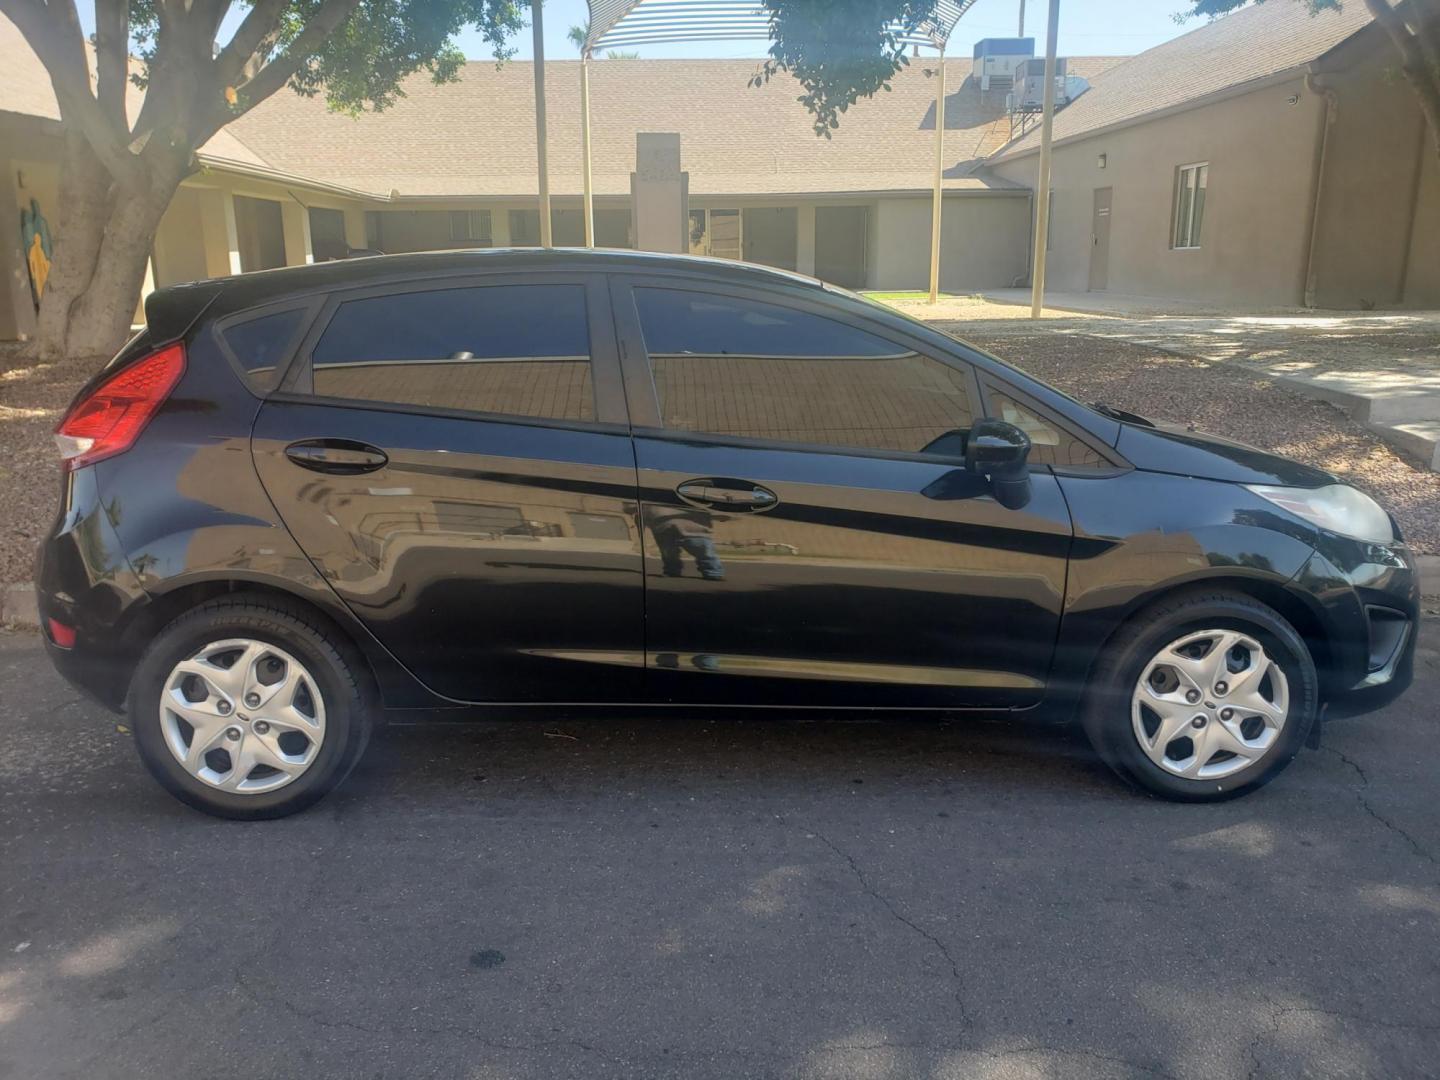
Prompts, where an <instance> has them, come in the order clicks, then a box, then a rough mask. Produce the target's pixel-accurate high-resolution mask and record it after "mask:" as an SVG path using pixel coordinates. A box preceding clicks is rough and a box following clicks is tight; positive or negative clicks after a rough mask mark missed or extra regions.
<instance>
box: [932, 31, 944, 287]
mask: <svg viewBox="0 0 1440 1080" xmlns="http://www.w3.org/2000/svg"><path fill="white" fill-rule="evenodd" d="M936 76H937V78H936V87H935V193H934V195H933V197H932V202H931V207H930V303H932V304H933V303H936V302H937V301H938V300H939V298H940V209H941V203H943V202H944V191H943V189H942V185H943V183H944V181H945V49H944V47H943V46H942V47H941V49H940V62H939V64H938V65H937V66H936Z"/></svg>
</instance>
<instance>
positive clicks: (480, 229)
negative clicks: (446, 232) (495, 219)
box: [450, 210, 494, 247]
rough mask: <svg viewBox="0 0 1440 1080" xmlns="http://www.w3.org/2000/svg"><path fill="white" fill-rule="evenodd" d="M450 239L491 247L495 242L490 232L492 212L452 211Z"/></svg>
mask: <svg viewBox="0 0 1440 1080" xmlns="http://www.w3.org/2000/svg"><path fill="white" fill-rule="evenodd" d="M450 239H451V240H457V241H461V242H463V243H467V244H474V245H476V246H477V247H489V246H490V245H491V244H492V243H493V242H494V241H493V240H492V239H491V232H490V211H489V210H451V211H450Z"/></svg>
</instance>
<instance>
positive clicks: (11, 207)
mask: <svg viewBox="0 0 1440 1080" xmlns="http://www.w3.org/2000/svg"><path fill="white" fill-rule="evenodd" d="M0 226H3V227H0V275H3V277H4V288H3V290H0V341H25V340H28V339H29V338H31V337H33V336H34V334H35V304H34V301H33V300H32V299H31V297H30V270H29V267H28V265H27V263H26V261H25V251H24V250H23V249H22V245H21V240H20V192H19V190H18V188H17V186H16V177H15V163H14V162H13V161H11V160H9V159H8V158H5V159H0Z"/></svg>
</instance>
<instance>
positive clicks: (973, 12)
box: [78, 0, 1200, 60]
mask: <svg viewBox="0 0 1440 1080" xmlns="http://www.w3.org/2000/svg"><path fill="white" fill-rule="evenodd" d="M1048 6H1049V5H1048V3H1047V2H1046V0H1027V3H1026V5H1025V34H1026V36H1028V37H1034V38H1035V39H1036V45H1037V51H1040V52H1043V51H1044V41H1045V17H1046V14H1047V8H1048ZM1184 6H1185V4H1184V0H1061V4H1060V44H1059V53H1060V55H1061V56H1132V55H1134V54H1135V53H1138V52H1143V51H1144V50H1145V49H1149V48H1151V47H1153V46H1155V45H1159V44H1160V43H1161V42H1163V41H1169V40H1170V39H1171V38H1173V37H1177V36H1179V35H1180V34H1183V33H1185V32H1186V31H1188V30H1193V29H1194V28H1195V27H1196V26H1198V25H1200V22H1199V20H1194V19H1192V20H1190V21H1189V22H1187V23H1185V24H1183V25H1181V24H1178V23H1176V22H1175V18H1174V16H1175V12H1177V11H1179V10H1180V9H1181V8H1182V7H1184ZM78 7H79V11H80V21H81V22H82V23H83V24H84V26H85V30H86V32H87V33H89V32H91V31H93V29H94V26H95V22H94V6H93V4H92V3H86V2H84V0H81V3H80V4H79V5H78ZM1019 14H1020V0H976V3H975V5H974V6H973V7H972V8H970V10H969V11H967V12H966V13H965V15H964V17H963V18H961V20H960V22H959V24H958V25H957V26H956V27H955V33H954V35H953V36H952V37H951V38H950V49H949V54H950V55H951V56H958V57H964V56H969V55H970V53H971V47H972V46H973V45H974V44H975V42H976V41H978V40H980V39H981V38H987V37H1013V36H1014V35H1015V33H1016V31H1017V30H1018V29H1019V26H1018V23H1019ZM242 15H243V8H242V6H241V5H240V4H236V5H235V7H234V8H232V9H231V11H230V14H229V15H228V16H227V17H226V20H225V22H224V23H222V24H221V30H220V37H221V39H222V40H225V39H228V37H229V35H230V34H231V33H233V31H234V28H235V27H236V26H237V25H239V21H240V18H241V16H242ZM587 18H588V8H587V6H586V3H585V0H547V2H546V4H545V55H546V56H547V57H549V58H553V59H557V60H558V59H567V60H568V59H574V58H575V57H576V56H578V55H579V53H578V52H577V51H576V49H575V46H574V45H573V44H571V42H570V40H569V38H568V37H567V36H566V35H567V32H568V31H569V29H570V27H572V26H576V25H579V24H581V23H584V22H585V21H586V20H587ZM459 44H460V47H461V49H462V50H464V52H465V55H466V56H469V57H470V58H471V59H473V60H484V59H488V58H489V57H490V55H491V54H490V50H489V48H488V47H487V46H486V44H485V41H484V39H482V38H481V36H480V35H479V34H478V33H475V32H473V31H468V32H466V33H464V34H462V35H461V36H460V42H459ZM513 44H514V45H515V47H516V49H517V52H516V59H519V60H529V59H531V57H532V55H533V49H532V47H531V35H530V32H529V31H528V30H526V31H525V32H523V33H521V34H520V35H519V36H518V37H516V38H515V39H514V41H513ZM765 48H766V43H765V42H764V41H706V42H699V43H696V44H689V45H647V46H645V47H643V48H641V49H639V50H637V51H638V52H639V53H640V55H641V56H642V57H672V56H679V57H696V56H706V57H748V56H754V57H759V56H764V55H765Z"/></svg>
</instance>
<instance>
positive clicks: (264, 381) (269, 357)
mask: <svg viewBox="0 0 1440 1080" xmlns="http://www.w3.org/2000/svg"><path fill="white" fill-rule="evenodd" d="M304 318H305V309H304V308H291V309H290V310H289V311H276V312H273V313H271V314H269V315H260V316H258V317H256V318H253V319H245V320H243V321H240V322H232V323H230V324H229V325H228V326H226V327H225V329H224V330H222V331H221V333H220V337H221V338H222V339H223V340H224V342H225V348H226V349H227V350H229V352H230V355H231V356H232V357H234V359H235V362H236V363H237V364H238V365H239V366H240V370H241V372H242V373H243V374H244V376H245V381H246V382H248V383H249V384H250V387H251V389H252V390H255V391H256V392H257V393H262V394H263V393H265V392H266V391H269V390H273V389H275V386H276V384H277V383H278V382H279V381H280V371H281V368H282V367H284V364H285V361H286V360H287V359H289V357H290V353H291V349H292V347H293V346H294V344H295V336H296V334H298V333H299V331H300V324H301V322H302V321H304Z"/></svg>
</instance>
